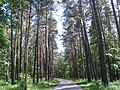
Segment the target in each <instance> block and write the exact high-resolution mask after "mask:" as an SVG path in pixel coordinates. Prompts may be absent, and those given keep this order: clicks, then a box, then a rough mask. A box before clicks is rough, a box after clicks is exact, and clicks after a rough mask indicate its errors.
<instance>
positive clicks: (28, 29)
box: [24, 1, 31, 90]
mask: <svg viewBox="0 0 120 90" xmlns="http://www.w3.org/2000/svg"><path fill="white" fill-rule="evenodd" d="M29 3H30V9H29V10H30V11H29V16H28V20H29V21H28V24H27V22H26V45H25V84H24V90H27V77H28V59H29V58H28V56H29V55H28V50H29V48H28V44H29V31H30V14H31V1H30V2H29ZM27 26H28V27H27Z"/></svg>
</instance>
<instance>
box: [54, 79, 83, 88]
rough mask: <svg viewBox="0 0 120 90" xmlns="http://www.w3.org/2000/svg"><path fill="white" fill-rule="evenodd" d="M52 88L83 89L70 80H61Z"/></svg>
mask: <svg viewBox="0 0 120 90" xmlns="http://www.w3.org/2000/svg"><path fill="white" fill-rule="evenodd" d="M54 90H83V89H82V88H81V87H80V86H79V85H77V84H75V82H73V81H71V80H61V82H60V83H59V84H58V85H57V86H56V87H55V89H54Z"/></svg>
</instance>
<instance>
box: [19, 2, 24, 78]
mask: <svg viewBox="0 0 120 90" xmlns="http://www.w3.org/2000/svg"><path fill="white" fill-rule="evenodd" d="M20 17H21V18H20V74H21V73H22V35H23V31H22V27H23V0H21V16H20ZM20 78H21V77H20Z"/></svg>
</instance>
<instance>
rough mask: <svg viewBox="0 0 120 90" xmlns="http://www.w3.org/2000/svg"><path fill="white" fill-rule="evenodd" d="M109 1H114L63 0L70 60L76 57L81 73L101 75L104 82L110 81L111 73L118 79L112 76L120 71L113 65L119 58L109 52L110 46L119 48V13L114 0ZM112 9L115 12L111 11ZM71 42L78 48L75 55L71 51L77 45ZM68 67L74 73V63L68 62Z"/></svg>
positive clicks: (66, 51) (65, 45)
mask: <svg viewBox="0 0 120 90" xmlns="http://www.w3.org/2000/svg"><path fill="white" fill-rule="evenodd" d="M110 1H111V4H109V3H108V2H109V1H106V0H103V1H102V2H101V1H100V0H90V1H83V0H81V1H79V0H78V1H76V0H69V1H63V4H64V7H65V11H64V16H65V22H64V24H63V25H64V28H65V31H64V33H63V40H64V47H65V55H66V56H67V60H70V62H72V61H73V60H75V61H76V60H77V66H79V69H76V70H77V72H78V76H79V75H80V77H82V78H87V79H88V81H91V80H92V79H95V80H97V79H100V78H101V79H102V82H103V83H104V84H105V85H108V81H109V79H108V78H109V77H110V81H113V80H116V79H114V78H113V77H115V78H117V76H118V73H119V72H118V71H116V70H115V67H114V65H116V64H117V63H115V61H116V59H115V58H113V57H114V56H113V54H110V53H109V50H110V51H111V48H118V42H119V41H118V40H117V38H119V27H118V26H117V25H118V18H119V16H117V12H116V8H115V7H114V2H113V0H110ZM110 5H111V6H112V8H110ZM112 10H113V14H111V12H112ZM104 11H105V12H104ZM113 18H115V19H113ZM114 20H115V21H114ZM114 25H116V29H117V33H118V37H117V36H116V34H115V33H116V31H115V30H114V28H113V27H114ZM71 37H72V41H71V39H70V38H71ZM76 40H78V41H76ZM72 42H73V43H74V47H75V48H76V56H75V57H73V54H70V52H72V50H73V49H74V47H70V43H72ZM112 42H114V43H112ZM79 44H80V45H79ZM68 52H69V53H68ZM68 57H73V58H72V59H70V58H68ZM76 57H77V58H76ZM75 61H74V62H75ZM74 62H72V64H73V63H74ZM69 68H70V70H71V72H70V73H74V74H75V72H73V71H72V68H74V67H73V66H72V65H71V63H69ZM81 71H82V72H81ZM108 74H109V75H108ZM73 78H76V77H75V76H74V77H73Z"/></svg>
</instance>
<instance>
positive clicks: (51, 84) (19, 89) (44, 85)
mask: <svg viewBox="0 0 120 90" xmlns="http://www.w3.org/2000/svg"><path fill="white" fill-rule="evenodd" d="M59 82H60V81H59V80H57V79H53V80H51V81H39V83H35V84H33V83H32V80H29V82H28V85H27V89H28V90H53V89H54V88H55V86H56V85H57V84H58V83H59ZM23 87H24V86H23V85H22V84H21V83H17V84H15V85H11V84H10V83H7V82H4V81H0V90H23Z"/></svg>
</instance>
